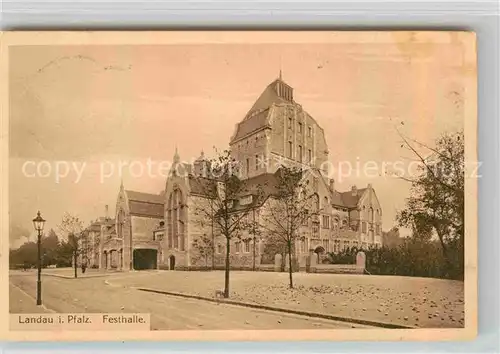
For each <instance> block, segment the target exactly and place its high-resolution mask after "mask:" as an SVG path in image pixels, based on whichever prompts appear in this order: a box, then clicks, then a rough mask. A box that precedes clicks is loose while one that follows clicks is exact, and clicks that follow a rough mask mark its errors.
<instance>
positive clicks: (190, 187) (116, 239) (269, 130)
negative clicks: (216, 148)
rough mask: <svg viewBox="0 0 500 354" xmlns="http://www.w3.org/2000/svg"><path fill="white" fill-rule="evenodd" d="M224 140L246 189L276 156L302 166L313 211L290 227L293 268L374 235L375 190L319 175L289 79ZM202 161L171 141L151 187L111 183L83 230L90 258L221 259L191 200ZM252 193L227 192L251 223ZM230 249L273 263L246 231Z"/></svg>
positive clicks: (319, 160) (222, 247)
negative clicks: (108, 195) (188, 157)
mask: <svg viewBox="0 0 500 354" xmlns="http://www.w3.org/2000/svg"><path fill="white" fill-rule="evenodd" d="M230 148H231V153H232V154H233V157H234V159H235V160H236V161H238V163H239V165H240V171H241V178H242V179H243V181H244V183H245V184H246V186H248V190H249V191H251V190H252V186H256V185H259V184H262V183H267V182H272V181H273V179H274V178H275V173H276V172H277V171H278V170H279V167H280V166H281V165H285V166H290V167H291V166H294V167H300V168H302V169H303V170H304V171H306V174H305V177H304V178H307V179H309V183H310V184H309V185H310V186H312V192H313V193H314V194H315V196H316V198H317V202H316V203H317V208H318V210H320V213H319V215H318V216H317V217H315V218H314V219H313V220H310V221H309V222H308V223H307V224H305V225H303V226H302V228H301V230H300V234H301V235H302V236H303V241H299V242H297V244H296V245H295V250H294V256H295V257H294V258H295V262H296V263H297V264H296V266H297V267H299V268H300V269H306V268H307V267H308V265H307V262H310V258H311V255H314V254H316V255H317V257H318V259H317V260H316V261H319V260H320V255H324V254H326V253H327V252H339V251H341V250H342V249H345V248H347V247H353V246H355V247H357V248H367V247H369V246H380V245H381V244H382V209H381V206H380V203H379V201H378V198H377V195H376V193H375V190H374V189H373V187H372V186H371V185H368V186H367V187H366V188H357V187H356V186H353V187H352V188H351V190H349V191H345V192H340V191H338V190H337V189H336V188H335V181H334V180H333V179H331V178H329V177H328V176H329V168H328V156H329V151H328V146H327V144H326V138H325V132H324V131H323V129H322V128H321V127H320V126H319V124H318V123H317V122H316V120H315V119H314V118H313V117H311V115H309V114H308V113H307V112H306V111H305V110H304V109H303V108H302V106H301V105H300V104H298V103H297V102H296V101H295V100H294V96H293V88H292V87H291V86H289V85H288V84H286V83H285V82H284V81H283V80H282V78H281V77H280V78H278V79H276V80H275V81H273V82H272V83H271V84H269V85H268V86H267V87H266V88H265V90H264V91H263V93H262V94H261V95H260V96H259V98H258V99H257V101H256V102H255V103H254V105H253V106H252V108H251V109H250V110H249V112H248V113H247V114H246V115H245V117H244V118H243V120H242V121H241V122H239V123H238V124H237V125H236V127H235V132H234V134H233V136H232V137H231V138H230ZM209 169H210V164H209V162H208V161H207V160H206V159H205V157H204V155H203V153H202V154H201V156H200V157H199V158H198V159H197V160H196V161H195V162H194V164H192V165H191V164H187V163H184V162H181V160H180V157H179V154H178V153H177V151H176V152H175V155H174V159H173V165H172V168H171V171H170V173H169V177H168V178H167V181H166V184H165V190H164V192H163V193H162V194H161V195H151V194H146V193H139V192H133V191H126V190H124V188H123V186H121V188H120V192H119V194H118V198H117V204H116V215H115V219H113V220H107V221H105V222H104V223H103V224H100V226H99V227H97V226H91V229H92V230H94V229H95V230H99V228H100V235H99V237H97V238H96V236H93V237H94V240H95V239H98V240H100V241H99V242H98V244H99V251H95V248H96V246H94V251H93V252H92V254H91V257H93V258H92V262H93V264H99V266H100V267H101V268H102V267H104V268H110V267H111V268H114V267H116V268H118V269H125V270H128V269H132V268H133V267H132V266H131V265H134V267H135V265H136V264H139V263H141V262H142V263H141V267H142V266H145V265H146V266H147V267H146V268H148V267H149V268H159V269H179V270H181V269H200V268H211V269H214V268H215V269H221V268H224V262H225V254H226V248H227V245H226V240H225V238H224V237H222V236H221V235H220V232H218V230H217V228H216V227H214V225H211V224H210V221H208V220H206V218H205V219H204V218H202V217H201V216H200V215H197V213H196V210H197V209H198V210H199V208H200V207H201V208H209V203H210V201H209V200H208V199H207V198H206V195H204V193H203V190H202V188H201V189H200V186H199V185H197V184H198V183H199V181H200V178H199V176H200V175H203V174H204V172H206V171H208V170H209ZM254 197H255V195H253V194H252V192H249V193H248V194H246V195H245V194H242V195H241V197H240V200H238V201H236V202H237V203H238V205H239V207H241V209H240V210H243V211H244V212H245V213H248V215H247V216H246V217H247V218H251V219H252V221H254V222H257V223H258V222H261V221H262V220H261V219H260V218H261V216H262V215H263V213H265V211H266V208H268V207H269V203H272V198H268V199H266V201H265V202H264V203H263V204H262V203H261V204H260V205H256V204H255V203H254V200H253V199H252V198H254ZM93 232H94V231H93ZM95 232H97V233H99V232H98V231H95ZM94 245H96V243H95V241H94ZM207 245H209V248H210V250H208V251H207V249H206V246H207ZM212 245H213V246H212ZM230 249H231V251H230V254H231V267H232V268H236V269H253V268H254V267H255V269H259V268H260V267H262V269H263V270H264V268H266V269H267V268H269V267H271V268H273V267H275V265H274V260H273V262H272V264H271V265H269V264H266V265H264V264H261V263H262V260H263V257H262V255H263V254H264V253H265V242H264V240H263V239H262V237H256V235H253V234H251V232H250V231H246V232H244V234H243V235H241V237H240V238H238V239H234V240H231V242H230ZM315 257H316V256H315ZM136 258H137V259H139V258H140V262H139V260H137V259H136ZM152 258H154V261H153V259H152ZM285 259H286V257H283V261H284V260H285ZM283 266H285V265H284V264H283ZM294 267H295V265H294ZM141 269H142V268H141Z"/></svg>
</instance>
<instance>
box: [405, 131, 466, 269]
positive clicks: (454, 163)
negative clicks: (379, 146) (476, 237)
mask: <svg viewBox="0 0 500 354" xmlns="http://www.w3.org/2000/svg"><path fill="white" fill-rule="evenodd" d="M401 137H402V139H403V145H402V146H403V147H405V148H407V149H408V150H410V151H411V152H412V153H413V154H414V155H415V156H416V157H417V160H418V161H419V162H420V169H419V173H418V174H417V176H416V177H406V176H400V177H401V178H402V179H404V180H407V181H409V182H410V183H411V196H410V198H408V200H407V204H406V208H405V209H404V210H402V211H401V212H400V213H399V214H398V221H399V223H400V225H401V226H406V227H409V228H411V229H412V230H413V234H414V235H419V237H420V238H421V239H422V240H423V241H425V240H429V239H430V237H431V236H432V234H435V235H437V237H438V238H439V242H440V244H441V249H442V253H443V257H444V260H445V262H446V267H447V270H448V271H449V272H451V273H456V276H458V277H460V276H463V265H464V264H463V255H464V194H465V190H464V177H465V162H464V136H463V133H462V132H458V133H453V134H444V135H443V136H441V137H440V138H439V139H437V141H436V146H435V147H429V146H427V145H425V144H422V143H420V142H417V141H415V140H411V139H408V138H406V137H404V136H403V135H402V134H401ZM422 150H423V151H427V153H428V156H424V153H423V152H421V151H422ZM457 266H458V268H457Z"/></svg>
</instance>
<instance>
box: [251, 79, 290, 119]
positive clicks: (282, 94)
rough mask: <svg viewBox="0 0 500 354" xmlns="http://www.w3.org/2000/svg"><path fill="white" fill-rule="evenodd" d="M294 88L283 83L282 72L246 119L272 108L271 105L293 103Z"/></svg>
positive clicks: (268, 86)
mask: <svg viewBox="0 0 500 354" xmlns="http://www.w3.org/2000/svg"><path fill="white" fill-rule="evenodd" d="M293 102H294V100H293V88H292V87H291V86H290V85H288V84H287V83H286V82H285V81H283V77H282V72H281V70H280V72H279V77H278V78H277V79H276V80H274V81H273V82H271V83H270V84H269V85H267V87H266V88H265V89H264V91H263V92H262V93H261V94H260V96H259V98H257V101H255V103H254V104H253V106H252V108H250V110H249V111H248V113H247V115H246V118H249V117H250V116H252V113H254V112H257V111H260V110H263V109H266V108H269V107H271V105H272V104H273V103H274V104H279V103H293Z"/></svg>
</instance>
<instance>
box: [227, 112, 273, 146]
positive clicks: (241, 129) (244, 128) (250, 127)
mask: <svg viewBox="0 0 500 354" xmlns="http://www.w3.org/2000/svg"><path fill="white" fill-rule="evenodd" d="M268 115H269V108H266V109H264V110H261V111H260V112H259V113H256V114H254V115H252V116H249V117H247V118H245V119H244V120H243V121H241V122H240V123H238V126H237V128H236V134H235V135H234V136H233V138H232V139H231V143H233V142H235V141H237V140H240V139H241V138H244V137H245V136H247V135H249V134H251V133H253V132H255V131H257V130H259V129H264V128H270V125H269V120H268Z"/></svg>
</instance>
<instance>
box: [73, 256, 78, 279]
mask: <svg viewBox="0 0 500 354" xmlns="http://www.w3.org/2000/svg"><path fill="white" fill-rule="evenodd" d="M77 257H78V255H77V253H76V251H75V252H73V261H74V263H75V278H77V277H78V275H77V269H78V264H77Z"/></svg>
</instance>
